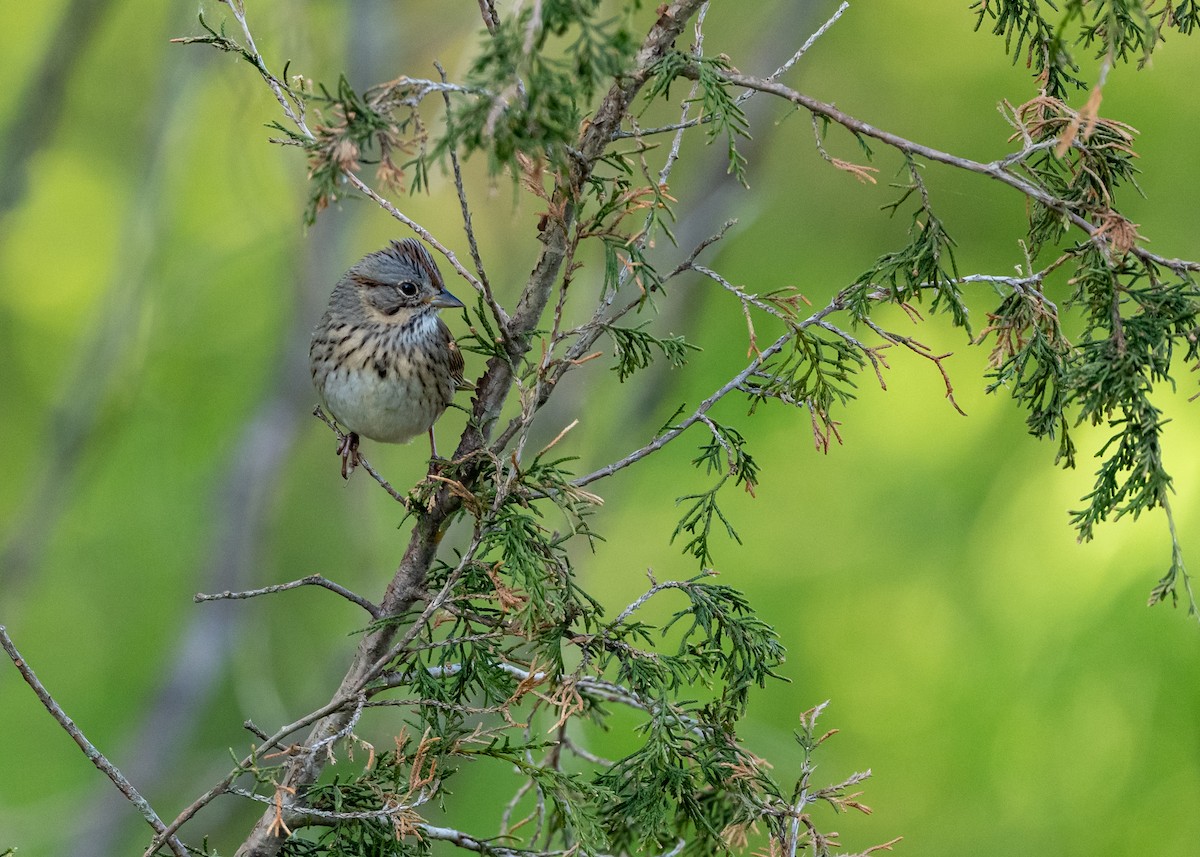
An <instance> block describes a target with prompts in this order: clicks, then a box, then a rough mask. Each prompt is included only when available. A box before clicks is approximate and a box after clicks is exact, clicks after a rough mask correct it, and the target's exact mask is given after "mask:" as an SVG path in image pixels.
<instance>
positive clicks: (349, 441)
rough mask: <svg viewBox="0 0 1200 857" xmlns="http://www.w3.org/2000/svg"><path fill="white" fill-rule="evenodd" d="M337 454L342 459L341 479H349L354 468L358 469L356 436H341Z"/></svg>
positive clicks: (353, 434)
mask: <svg viewBox="0 0 1200 857" xmlns="http://www.w3.org/2000/svg"><path fill="white" fill-rule="evenodd" d="M337 453H338V455H340V456H341V457H342V478H343V479H349V478H350V474H351V473H353V472H354V468H356V467H358V462H359V457H358V434H357V433H355V432H350V433H349V434H346V435H343V436H342V439H341V442H339V443H338V448H337Z"/></svg>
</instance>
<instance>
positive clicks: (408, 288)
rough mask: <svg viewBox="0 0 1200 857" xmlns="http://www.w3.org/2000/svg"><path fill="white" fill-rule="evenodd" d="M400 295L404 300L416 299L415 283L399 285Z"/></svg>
mask: <svg viewBox="0 0 1200 857" xmlns="http://www.w3.org/2000/svg"><path fill="white" fill-rule="evenodd" d="M400 294H402V295H404V296H405V297H406V298H412V297H416V295H417V284H416V283H401V284H400Z"/></svg>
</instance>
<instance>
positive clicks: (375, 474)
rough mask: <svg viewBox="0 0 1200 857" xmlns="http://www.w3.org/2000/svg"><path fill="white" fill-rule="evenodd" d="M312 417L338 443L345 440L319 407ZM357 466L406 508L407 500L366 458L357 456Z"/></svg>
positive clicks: (338, 427)
mask: <svg viewBox="0 0 1200 857" xmlns="http://www.w3.org/2000/svg"><path fill="white" fill-rule="evenodd" d="M313 416H314V417H316V418H317V419H319V420H320V421H321V422H323V423H325V425H327V426H329V427H330V428H331V429H333V433H334V434H336V435H337V438H338V440H339V441H341V440H345V438H346V433H345V432H344V431H342V429H341V426H339V425H338V424H337V423H336V422H334V421H333V419H332V418H330V416H329V415H328V414H326V413H325V409H324V408H322V407H321V406H320V405H318V406H317V407H316V408H314V409H313ZM358 464H359V466H360V467H362V469H363V470H365V471H367V473H368V474H370V476H371V478H372V479H374V480H375V481H376V482H378V483H379V486H380V487H381V488H383V490H384V491H386V492H388V494H390V495H391V497H392V499H393V500H395V501H396V502H397V503H399V504H400V505H401V506H403V507H404V508H406V509H407V508H408V498H407V497H405V496H404V495H403V494H401V493H400V492H399V491H397V490H396V489H395V488H393V487H392V483H391V482H388V481H387V479H385V478H384V477H383V474H382V473H380V472H379V471H378V470H376V469H375V468H374V467H372V466H371V462H369V461H367V459H366V457H365V456H364V455H363V454H362V453H359V454H358ZM346 475H347V476H349V475H350V473H349V471H347V472H346Z"/></svg>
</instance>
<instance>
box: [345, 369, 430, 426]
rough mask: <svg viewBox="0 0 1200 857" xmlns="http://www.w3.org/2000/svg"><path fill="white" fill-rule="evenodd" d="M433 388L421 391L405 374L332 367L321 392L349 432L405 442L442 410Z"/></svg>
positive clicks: (414, 380)
mask: <svg viewBox="0 0 1200 857" xmlns="http://www.w3.org/2000/svg"><path fill="white" fill-rule="evenodd" d="M436 387H437V385H434V389H433V390H428V389H427V388H426V390H425V391H422V387H421V385H420V383H418V381H417V379H416V378H415V377H413V376H411V375H408V374H401V373H396V372H392V373H389V375H388V377H387V378H380V377H379V375H378V374H377V373H376V372H375V371H373V370H370V369H368V370H361V369H356V370H352V371H346V370H335V371H333V372H331V373H330V374H329V377H328V378H327V379H326V383H325V389H324V390H322V393H323V395H324V399H325V404H326V406H327V407H328V408H329V410H330V412H331V413H332V414H333V416H334V417H335V418H336V419H337V421H338V422H340V423H341V424H342V425H344V426H346V428H348V429H350V431H353V432H357V433H358V434H360V435H361V436H363V437H365V438H369V439H371V440H378V441H383V442H384V443H408V441H410V440H412V439H413V438H414V437H416V436H417V435H419V434H423V433H424V432H425V431H427V430H428V429H429V427H430V426H431V425H433V422H434V420H436V419H437V418H438V417H439V416H440V415H441V413H442V411H443V410H444V409H445V407H446V406H445V404H444V403H443V401H442V400H441V396H440V391H439V390H437V389H436ZM431 392H432V393H433V395H432V396H430V395H429V393H431Z"/></svg>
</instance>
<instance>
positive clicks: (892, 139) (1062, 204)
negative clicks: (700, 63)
mask: <svg viewBox="0 0 1200 857" xmlns="http://www.w3.org/2000/svg"><path fill="white" fill-rule="evenodd" d="M690 74H691V72H689V75H690ZM719 74H720V75H721V77H723V78H724V79H725V80H727V81H729V83H731V84H733V85H735V86H742V87H746V88H747V89H753V90H757V91H758V92H766V93H769V94H771V95H776V96H778V97H780V98H782V99H784V100H786V101H790V102H792V103H793V104H795V105H797V106H799V107H803V108H804V109H805V110H808V111H809V112H810V113H813V114H815V115H817V116H823V117H825V118H826V119H829V120H830V121H833V122H836V123H837V124H838V125H841V126H842V127H843V128H846V129H847V130H849V131H852V132H853V133H855V134H861V135H862V136H864V137H870V138H872V139H874V140H878V141H880V142H881V143H884V144H886V145H888V146H891V147H892V148H893V149H896V150H897V151H898V152H902V153H904V154H906V155H919V156H920V157H922V158H925V159H927V160H930V161H933V162H935V163H939V164H946V165H947V166H951V167H956V168H958V169H960V170H966V171H967V172H972V173H978V174H980V175H983V176H987V177H988V178H991V179H995V180H996V181H998V182H1001V183H1002V184H1006V185H1008V186H1009V187H1011V188H1014V189H1015V190H1018V191H1020V192H1021V193H1023V194H1024V195H1025V196H1027V197H1029V198H1030V199H1032V200H1035V201H1037V202H1039V203H1041V204H1042V205H1044V206H1046V207H1047V208H1049V209H1050V210H1052V211H1056V212H1058V213H1059V214H1061V215H1063V216H1064V217H1066V218H1067V219H1068V220H1069V221H1070V222H1071V223H1072V224H1073V225H1074V226H1076V227H1078V228H1079V229H1080V230H1081V231H1083V232H1084V233H1086V234H1087V236H1088V238H1089V239H1090V240H1093V241H1097V242H1104V244H1105V245H1107V244H1108V240H1107V238H1105V236H1104V228H1103V227H1102V226H1096V225H1095V224H1093V223H1091V222H1090V221H1089V220H1087V218H1085V217H1084V216H1083V215H1081V214H1079V213H1078V212H1077V211H1076V206H1075V205H1073V204H1072V203H1070V202H1068V201H1067V200H1063V199H1059V198H1058V197H1056V196H1054V195H1053V194H1050V193H1048V192H1046V191H1045V190H1044V189H1043V188H1041V187H1039V186H1037V185H1036V184H1033V183H1032V182H1030V181H1028V180H1026V179H1024V178H1022V177H1021V176H1019V175H1016V174H1015V173H1013V172H1011V171H1010V170H1009V166H1010V165H1011V164H1012V163H1013V158H1012V156H1009V157H1006V158H1001V159H999V160H995V161H990V162H988V163H983V162H982V161H975V160H972V159H971V158H963V157H959V156H958V155H952V154H950V153H948V152H943V151H941V150H940V149H934V148H932V147H930V146H925V145H922V144H921V143H916V142H913V141H912V140H908V139H905V138H904V137H901V136H899V135H897V134H893V133H891V132H890V131H884V130H882V129H879V128H876V127H875V126H874V125H870V124H868V123H866V122H863V121H862V120H861V119H857V118H855V117H854V116H851V115H850V114H848V113H845V112H843V111H841V110H839V109H838V108H836V107H834V106H833V105H832V104H826V103H825V102H823V101H819V100H817V99H815V98H813V97H811V96H808V95H805V94H803V93H801V92H797V91H796V90H794V89H792V88H791V87H788V86H784V85H783V84H781V83H777V82H775V81H773V80H769V79H766V78H760V77H754V76H751V75H745V74H739V73H737V72H726V71H722V72H719ZM1018 160H1019V158H1018ZM1129 252H1131V253H1133V254H1134V255H1135V256H1137V257H1138V258H1139V259H1142V260H1143V261H1145V262H1149V263H1152V264H1155V265H1160V266H1162V267H1164V268H1169V269H1170V270H1172V271H1176V272H1180V273H1182V272H1184V271H1200V262H1191V261H1186V260H1182V259H1167V258H1166V257H1164V256H1159V255H1158V254H1156V253H1151V252H1150V251H1148V250H1146V249H1145V248H1143V247H1140V246H1137V245H1135V246H1133V247H1132V248H1130V250H1129Z"/></svg>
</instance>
